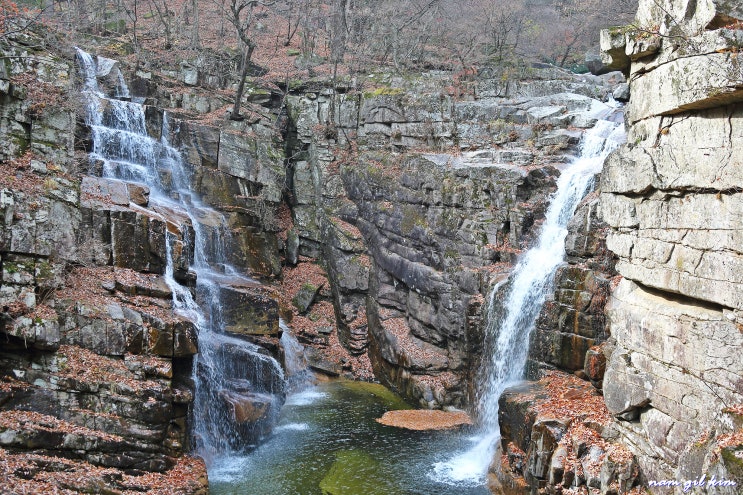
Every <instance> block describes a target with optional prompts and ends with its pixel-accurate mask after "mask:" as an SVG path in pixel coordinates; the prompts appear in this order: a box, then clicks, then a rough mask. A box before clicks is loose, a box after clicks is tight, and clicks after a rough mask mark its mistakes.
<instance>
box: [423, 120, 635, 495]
mask: <svg viewBox="0 0 743 495" xmlns="http://www.w3.org/2000/svg"><path fill="white" fill-rule="evenodd" d="M623 141H624V131H623V128H622V126H621V124H618V123H616V122H610V121H607V120H599V121H598V123H597V124H596V126H595V127H593V128H592V129H590V130H588V131H586V132H585V133H584V135H583V141H582V143H581V153H580V156H579V157H577V158H576V159H574V160H573V161H572V163H571V164H570V165H569V166H568V167H567V168H566V169H565V170H564V171H563V172H562V174H561V175H560V178H559V179H558V181H557V191H556V192H555V193H554V195H553V197H552V201H551V202H550V206H549V208H548V210H547V214H546V216H545V221H544V223H543V224H542V228H541V231H540V234H539V239H538V240H537V243H536V245H535V246H534V247H533V248H531V249H529V250H528V251H527V252H526V253H525V254H524V255H523V256H522V257H521V258H520V259H519V262H518V263H517V264H516V266H515V267H514V269H513V272H512V273H511V277H510V279H509V282H510V283H508V284H499V285H497V286H496V287H494V288H493V290H492V291H491V293H490V297H489V304H488V315H487V324H486V329H485V346H484V349H485V351H484V353H485V355H484V357H483V362H482V365H481V370H480V373H479V377H478V387H479V405H478V407H479V410H478V412H479V416H480V420H481V430H480V434H479V435H478V436H477V437H476V438H473V442H474V443H475V445H474V446H473V447H472V448H471V449H469V450H468V451H466V452H464V453H461V454H459V455H456V456H455V457H454V458H452V459H450V460H448V461H445V462H439V463H436V464H435V465H434V468H433V472H432V473H431V476H432V477H433V478H434V479H436V480H438V481H441V482H443V483H448V484H452V485H460V486H471V485H479V484H482V483H484V482H485V477H486V474H487V471H488V467H489V466H490V464H491V462H492V461H493V456H494V455H495V452H496V446H497V442H498V441H499V440H500V427H499V424H498V399H499V398H500V396H501V394H502V393H503V391H504V390H505V389H506V388H507V387H508V386H509V385H511V384H513V383H515V382H518V381H520V380H521V379H522V378H523V373H524V368H525V366H526V360H527V354H528V351H529V336H530V334H531V331H532V329H533V328H534V324H535V322H536V319H537V317H538V316H539V312H540V311H541V309H542V305H543V304H544V301H545V299H546V297H547V295H548V294H549V293H550V292H552V282H553V278H554V273H555V270H557V267H558V266H559V265H560V264H561V263H562V261H563V258H564V256H565V237H566V236H567V224H568V221H569V220H570V218H571V217H572V216H573V213H574V212H575V209H576V207H577V206H578V203H580V201H581V199H582V198H583V196H585V194H586V193H587V192H588V190H589V189H590V188H591V186H592V185H593V178H594V176H595V174H597V173H598V172H600V171H601V167H602V166H603V163H604V159H605V158H606V156H607V155H608V154H609V153H610V152H611V151H612V150H613V149H615V148H616V147H617V146H618V145H619V144H621V143H622V142H623ZM505 287H507V289H504V288H505Z"/></svg>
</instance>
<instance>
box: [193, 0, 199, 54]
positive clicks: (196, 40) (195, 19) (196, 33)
mask: <svg viewBox="0 0 743 495" xmlns="http://www.w3.org/2000/svg"><path fill="white" fill-rule="evenodd" d="M191 5H192V6H193V27H192V28H191V48H192V49H193V50H196V49H197V48H199V45H200V44H201V42H200V40H199V2H198V0H193V1H192V2H191Z"/></svg>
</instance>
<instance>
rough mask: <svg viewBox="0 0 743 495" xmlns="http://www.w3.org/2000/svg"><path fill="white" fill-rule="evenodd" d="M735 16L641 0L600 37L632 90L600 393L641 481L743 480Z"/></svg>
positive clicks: (733, 10) (729, 6)
mask: <svg viewBox="0 0 743 495" xmlns="http://www.w3.org/2000/svg"><path fill="white" fill-rule="evenodd" d="M742 21H743V11H742V10H741V8H740V6H739V5H738V3H737V2H725V1H718V0H709V1H705V2H686V1H682V2H670V1H649V0H642V1H641V2H640V6H639V11H638V14H637V17H636V23H635V25H633V26H630V27H628V28H626V29H617V30H613V31H612V32H607V33H604V36H603V40H604V48H605V50H606V52H607V54H608V55H609V56H611V57H612V58H614V59H615V60H616V61H617V63H619V64H620V65H621V61H622V60H623V61H624V62H623V63H624V64H625V66H624V67H623V69H624V70H626V71H627V72H628V73H629V75H630V81H631V87H632V99H631V101H630V104H629V109H628V124H629V135H628V144H627V145H626V146H625V147H623V148H622V149H621V150H620V151H619V152H617V153H615V154H614V155H612V156H611V157H610V158H609V160H607V163H606V167H605V173H604V176H603V179H602V196H601V203H602V206H601V208H602V214H603V217H604V219H605V220H606V222H607V223H608V224H609V226H610V227H611V231H610V233H609V235H608V237H607V245H608V247H609V249H611V250H612V251H613V252H615V253H616V254H617V255H618V257H619V260H618V263H617V270H618V272H619V273H620V274H621V275H622V277H623V279H622V281H621V282H620V283H619V286H618V287H617V288H616V290H614V292H613V294H612V297H611V302H610V311H609V318H610V331H611V335H612V339H611V341H610V347H609V348H607V355H608V356H609V360H608V364H607V369H606V375H605V377H604V395H605V398H606V405H607V407H608V409H609V411H610V412H611V413H612V414H613V415H614V416H615V418H616V419H617V422H616V426H617V428H618V430H619V432H620V433H621V435H622V438H623V441H625V442H626V444H627V445H629V446H630V448H631V449H632V450H633V451H634V452H635V453H636V454H637V456H638V461H639V465H640V468H641V470H642V473H643V476H644V477H645V479H646V482H647V483H648V484H649V485H650V486H653V484H654V483H658V482H661V481H664V480H665V481H672V482H679V481H681V482H683V481H684V480H699V479H700V478H703V479H704V480H705V482H706V484H705V485H704V487H703V489H702V492H704V493H730V494H732V493H739V491H740V486H743V470H742V469H741V466H742V463H741V458H743V443H742V442H741V438H742V437H743V430H741V415H740V412H741V411H740V404H741V403H743V368H742V367H741V362H740V359H739V356H740V352H741V349H743V332H741V328H743V316H742V314H743V313H741V311H742V310H743V299H742V298H741V294H743V291H742V290H741V287H742V286H741V282H743V280H742V279H741V277H740V274H741V266H742V264H743V252H742V251H741V249H740V246H741V242H740V241H741V231H742V230H741V224H740V203H741V198H742V196H741V192H740V186H741V176H740V164H741V161H742V160H743V156H741V148H740V143H741V142H743V128H742V127H741V125H740V121H741V119H740V117H741V116H742V115H743V106H742V103H743V73H741V71H740V67H741V60H740V54H739V52H740V50H739V47H740V46H741V44H740V41H741V39H742V38H741V33H743V31H742V30H741V22H742ZM620 55H623V57H622V56H620ZM712 477H715V479H716V480H718V481H719V480H721V479H724V480H728V481H729V482H733V483H737V486H730V485H728V486H725V485H714V484H709V480H710V478H712ZM655 486H658V485H657V484H656V485H655ZM672 489H674V490H675V491H676V492H678V493H681V491H682V490H683V486H682V485H676V486H675V488H673V487H672Z"/></svg>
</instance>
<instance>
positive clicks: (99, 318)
mask: <svg viewBox="0 0 743 495" xmlns="http://www.w3.org/2000/svg"><path fill="white" fill-rule="evenodd" d="M43 45H44V41H43V40H41V39H37V38H35V37H34V35H33V33H32V32H28V33H23V34H21V35H14V36H10V37H4V38H3V41H2V43H1V44H0V48H1V49H2V55H3V57H2V59H3V63H2V65H1V66H0V98H1V101H0V135H1V136H2V139H3V142H7V143H10V145H9V146H7V147H4V148H3V151H2V155H1V156H0V160H2V162H3V163H2V166H3V170H4V171H6V172H7V173H3V174H2V177H0V268H1V270H0V308H1V309H2V311H1V312H0V335H2V339H3V345H2V350H1V351H0V458H2V459H3V461H2V469H0V471H1V472H2V477H3V479H5V480H6V482H7V483H9V484H13V485H14V486H16V485H17V486H22V487H24V488H23V490H25V491H29V492H33V493H37V492H49V493H51V492H56V491H59V490H63V491H65V490H72V491H81V492H104V491H105V492H106V493H108V492H111V493H118V492H119V491H122V492H123V491H126V492H128V491H131V490H136V491H153V492H157V491H158V490H162V489H163V487H164V486H166V485H167V489H168V490H171V491H174V492H178V493H204V492H205V491H206V486H207V482H206V470H205V466H204V463H203V461H200V460H195V459H191V458H189V457H187V456H186V455H185V454H187V453H188V452H190V450H191V448H192V445H191V438H190V432H191V431H192V427H191V425H190V424H189V409H190V407H191V404H192V402H193V400H194V399H193V398H194V391H193V383H192V376H193V369H192V368H193V365H192V361H193V357H194V356H195V355H196V353H197V352H198V351H199V347H198V346H199V342H198V336H197V330H196V325H195V323H194V322H193V321H191V320H190V319H189V318H188V317H186V316H183V315H181V314H179V313H177V312H175V311H174V303H173V300H174V294H173V291H174V290H176V288H175V284H173V282H172V280H171V279H169V278H168V277H169V274H168V273H166V265H167V263H168V260H171V261H172V262H173V272H172V275H173V277H174V278H175V279H176V280H177V281H178V282H180V283H181V284H183V285H184V286H185V288H178V289H177V290H188V289H187V288H188V287H190V288H191V289H193V288H194V286H195V280H196V276H195V273H194V272H193V271H192V270H191V269H190V267H191V266H192V265H193V263H194V256H195V255H194V251H195V249H196V247H195V243H194V239H195V231H197V230H198V231H199V232H201V233H202V234H203V233H205V236H206V237H208V238H215V237H219V236H222V235H223V233H222V232H219V231H218V226H217V224H218V223H221V222H223V221H224V218H227V222H228V223H229V227H230V229H229V231H230V232H231V233H232V238H231V239H228V245H229V247H228V249H227V251H228V252H229V255H230V259H229V261H230V262H232V263H234V265H235V266H237V267H238V269H242V270H243V271H247V270H250V271H252V273H255V274H257V275H262V276H267V277H270V276H274V275H277V274H278V273H279V261H278V243H279V239H278V235H277V234H278V231H279V229H278V228H277V227H276V222H275V216H276V212H277V209H278V205H279V203H280V201H281V200H282V196H281V195H282V188H283V182H284V167H283V152H282V151H281V150H280V148H279V151H277V150H276V148H275V147H274V146H276V145H277V143H278V139H279V138H278V137H277V135H276V134H275V133H274V131H273V127H272V126H271V124H270V123H267V122H268V121H269V119H266V118H263V119H260V118H259V119H258V120H257V121H251V122H243V123H235V124H234V125H233V126H232V127H230V126H229V125H225V127H224V128H221V129H216V130H215V128H214V127H212V126H209V125H205V124H201V123H193V122H191V121H190V120H188V117H191V115H188V114H186V113H185V112H182V113H178V114H175V113H172V114H171V113H168V112H163V111H162V110H160V109H158V108H157V107H156V106H154V105H150V106H147V107H146V108H145V117H146V122H145V125H146V130H147V132H149V133H150V134H151V136H153V137H154V138H156V139H160V138H162V139H163V140H168V139H170V140H172V141H174V143H175V144H177V145H179V146H183V147H184V149H187V150H188V157H189V164H190V165H191V167H190V170H187V171H186V174H187V175H188V176H189V179H190V181H191V183H192V185H193V187H194V189H195V190H196V191H197V193H198V194H201V195H202V196H203V198H204V199H205V201H207V202H208V203H210V204H211V205H213V206H215V207H217V208H219V210H220V211H214V213H213V214H212V213H208V210H206V209H205V210H203V212H204V213H203V214H201V215H198V216H195V217H193V219H192V218H189V217H188V215H186V214H185V213H183V212H180V213H179V212H178V211H175V210H174V209H171V208H170V207H169V206H168V205H167V204H163V203H162V202H160V203H158V204H155V202H150V190H149V188H148V187H147V186H145V185H143V184H138V183H135V182H127V181H121V180H113V179H106V178H101V177H100V176H99V175H101V173H102V170H103V166H104V163H103V162H102V161H101V160H91V161H88V160H87V158H86V157H85V156H84V152H85V151H89V148H90V143H91V133H90V131H91V129H89V128H87V126H86V125H85V124H82V123H81V122H78V119H77V116H76V110H77V109H78V107H80V105H77V104H74V103H65V102H78V99H77V95H76V92H72V90H73V89H74V88H73V81H74V79H75V78H74V73H75V64H74V63H72V62H71V60H72V56H71V54H69V53H65V54H63V55H58V54H55V53H53V52H52V51H50V50H47V49H44V48H43ZM96 76H97V78H98V79H99V81H100V84H101V87H105V88H109V89H111V91H112V92H118V93H116V94H119V95H120V96H121V97H122V98H129V97H130V95H128V94H124V92H123V89H122V88H124V86H123V85H122V81H123V78H122V72H121V70H120V68H119V65H118V63H117V62H116V61H113V60H110V59H104V58H99V59H98V73H97V75H96ZM134 97H137V96H136V95H135V96H134ZM148 103H155V100H154V99H150V100H148ZM114 111H115V109H114ZM102 113H103V115H104V117H103V118H104V119H105V118H109V117H110V114H111V113H112V109H111V108H104V109H103V111H102ZM76 123H77V125H76ZM164 124H166V125H164ZM143 142H144V141H143ZM73 143H74V144H77V145H78V146H80V147H82V148H84V149H78V150H77V152H78V153H80V154H81V155H82V156H83V158H82V159H80V157H77V158H78V160H80V161H77V160H73V156H74V155H75V153H74V152H75V148H74V146H73ZM149 143H150V142H147V143H145V144H149ZM153 143H156V144H155V145H153V146H159V144H158V143H157V142H154V141H153ZM170 158H171V157H165V160H167V159H170ZM164 163H165V161H164ZM165 165H167V163H165ZM114 166H120V165H117V164H114ZM169 169H170V168H169V167H167V166H162V167H160V169H159V170H158V171H157V173H158V176H159V180H160V181H161V182H162V184H163V187H164V188H165V189H169V188H170V187H171V186H170V184H171V183H172V181H171V179H172V177H171V176H170V175H169V173H171V171H170V170H169ZM85 173H87V174H91V175H83V174H85ZM174 194H175V193H174ZM180 194H184V193H183V192H181V193H180ZM190 199H191V200H193V198H190ZM166 279H167V280H166ZM246 280H247V279H245V278H239V277H234V279H233V278H231V277H229V276H227V275H222V278H221V279H219V280H216V281H215V282H217V283H219V284H222V285H223V288H222V293H223V295H225V298H226V299H229V302H230V306H229V310H225V311H224V314H223V315H222V316H223V318H224V320H225V323H226V325H227V326H228V328H227V329H228V330H229V331H230V332H231V333H232V334H233V335H236V336H238V337H239V338H244V339H253V338H255V339H265V340H266V341H267V342H270V341H271V339H274V342H273V348H272V349H273V350H274V351H276V350H277V349H276V347H277V346H276V342H275V338H276V337H277V336H278V334H279V326H278V324H279V307H278V302H277V300H278V297H277V295H276V294H275V292H273V291H271V290H268V289H266V288H263V287H260V286H259V284H258V283H257V282H247V281H246ZM181 296H182V295H181ZM233 347H234V348H233ZM254 347H255V349H256V351H254V354H256V355H259V358H260V359H262V361H261V363H263V362H264V361H265V365H255V366H252V365H251V364H250V363H251V359H253V358H254V357H255V356H254V355H253V354H251V355H250V356H248V355H246V354H245V353H243V354H241V352H240V348H239V346H234V345H233V346H232V347H230V346H229V345H226V346H225V348H224V349H221V352H223V353H224V354H225V355H228V354H229V355H230V356H233V357H234V361H235V362H236V363H238V364H239V366H235V367H234V368H235V369H236V370H237V371H235V373H236V375H237V376H235V377H228V378H229V379H233V381H234V382H235V383H237V384H238V385H239V386H235V387H233V388H230V389H229V390H227V389H225V390H224V391H223V392H224V393H222V394H221V395H219V398H220V400H222V401H223V402H224V403H225V404H227V405H228V406H229V407H228V408H229V409H230V411H231V414H232V416H233V417H234V420H235V422H236V423H239V424H240V425H241V427H242V430H241V431H242V432H244V433H245V434H246V435H248V434H250V435H256V436H257V435H260V434H261V433H265V431H266V428H265V425H268V424H269V423H270V422H266V421H263V420H264V419H265V417H266V416H267V415H268V410H269V409H274V408H275V407H276V406H277V404H276V403H274V402H275V401H274V402H272V399H271V398H270V397H269V396H268V395H265V396H263V395H261V394H259V393H254V391H253V390H252V389H248V388H246V385H245V383H247V382H246V380H250V381H251V383H260V382H265V383H266V384H267V385H266V389H270V392H272V393H273V392H275V393H276V394H280V393H281V392H282V391H283V385H284V384H283V382H281V383H276V380H277V378H278V380H279V381H280V380H281V378H282V373H281V370H280V369H279V368H278V367H277V366H276V364H275V361H273V360H272V359H271V358H270V357H269V356H268V354H269V352H268V351H266V350H259V348H258V347H257V346H254ZM251 349H252V348H251ZM251 352H253V351H251ZM260 359H259V360H260ZM248 368H250V369H248ZM258 423H260V424H261V426H260V428H261V431H260V432H257V431H255V430H257V428H253V425H255V424H258ZM81 480H85V481H81ZM9 486H10V485H9Z"/></svg>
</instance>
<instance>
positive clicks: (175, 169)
mask: <svg viewBox="0 0 743 495" xmlns="http://www.w3.org/2000/svg"><path fill="white" fill-rule="evenodd" d="M77 55H78V60H79V63H80V69H81V72H82V76H83V79H84V87H83V89H82V92H83V96H84V99H85V101H86V103H87V115H86V123H87V124H88V126H89V127H90V129H91V134H92V141H93V149H92V151H91V152H90V159H91V162H96V161H101V162H102V163H103V167H102V168H103V175H104V177H109V178H114V179H120V180H124V181H133V182H140V183H144V184H146V185H147V186H148V187H149V188H150V202H149V212H148V214H151V215H153V216H156V215H160V217H161V218H162V220H163V221H165V222H166V224H167V229H166V232H167V233H166V236H165V237H166V252H167V260H166V267H165V273H164V276H165V280H166V282H167V284H168V286H169V287H170V288H171V290H172V291H173V306H174V310H175V311H176V312H177V313H178V314H180V315H181V316H183V317H185V318H187V319H189V320H190V321H192V322H193V323H194V325H195V326H196V327H197V330H198V341H199V354H198V355H197V356H196V357H195V360H194V361H195V362H194V372H193V379H194V383H195V398H194V406H193V424H194V427H193V437H194V443H195V445H194V448H195V450H196V452H197V453H198V454H199V455H201V456H202V457H203V458H204V459H206V460H207V463H208V464H210V463H211V461H212V460H213V459H216V458H220V457H223V456H228V455H231V454H233V453H235V452H240V451H242V450H244V449H245V448H246V447H247V445H246V444H245V440H244V439H245V438H250V437H251V435H252V434H253V433H255V432H251V431H248V429H249V428H250V427H249V426H246V425H244V424H242V425H241V424H237V422H236V421H235V417H234V414H235V413H234V411H232V410H231V406H232V407H235V406H234V404H236V403H239V402H240V401H245V400H259V401H260V400H262V401H267V402H270V403H271V406H270V408H269V409H271V410H272V411H273V413H274V414H275V413H277V412H278V409H279V407H280V403H281V401H282V400H283V393H284V374H283V370H282V368H281V366H280V365H279V363H278V362H277V361H276V360H275V359H273V358H272V357H270V356H268V355H266V354H265V352H263V351H262V350H261V349H260V348H259V347H258V346H256V345H254V344H252V343H249V342H246V341H244V340H241V339H238V338H235V337H231V336H229V335H226V334H225V333H224V323H223V320H222V311H221V309H222V305H221V301H220V291H221V289H220V287H221V286H224V285H230V286H236V287H240V286H246V285H255V284H256V282H255V281H254V280H252V279H250V278H248V277H245V276H241V275H240V274H238V273H237V271H236V270H235V269H234V268H233V267H232V266H231V265H230V263H229V260H228V259H227V253H228V243H229V240H230V239H229V228H228V227H227V222H226V219H225V218H224V216H223V215H222V214H221V213H219V212H218V211H216V210H213V209H211V208H209V207H208V206H206V205H204V204H203V203H201V201H200V200H199V198H198V197H197V196H196V195H195V194H194V193H193V192H192V191H191V187H190V185H191V175H192V172H191V171H190V170H189V169H188V168H187V167H186V164H185V163H184V161H183V159H182V158H181V156H180V153H179V152H178V150H176V149H175V148H173V147H172V146H171V143H170V139H171V123H170V122H169V118H168V114H167V113H163V116H162V121H163V122H162V128H161V129H160V134H161V137H160V139H159V140H157V139H153V138H152V137H150V135H149V134H148V131H147V121H146V120H145V108H144V107H143V106H142V105H141V104H139V103H134V102H131V101H125V100H127V99H129V94H130V93H129V89H128V88H127V87H126V83H125V82H124V79H123V77H122V76H121V73H120V72H119V73H118V78H117V81H118V84H117V85H116V87H115V88H114V89H113V90H112V93H113V96H112V97H109V96H107V95H105V94H104V92H103V91H102V90H101V88H100V87H99V85H98V79H97V73H98V72H101V71H102V72H104V73H108V72H109V71H110V70H111V69H112V67H113V62H112V61H110V60H108V59H98V60H100V61H101V66H99V65H98V62H97V61H96V60H95V59H94V58H93V57H92V56H91V55H90V54H88V53H86V52H84V51H82V50H78V52H77ZM119 98H123V99H119ZM175 232H177V235H175ZM174 242H184V244H187V246H184V251H187V248H188V247H189V246H188V245H189V244H190V247H192V248H193V253H194V254H193V260H191V263H190V267H182V266H181V267H179V269H180V270H181V274H180V279H181V281H183V279H184V277H185V276H187V272H188V271H191V272H192V273H195V274H196V280H197V282H196V290H195V294H194V293H192V291H191V290H190V289H189V288H188V287H186V286H184V285H182V284H181V283H179V281H178V280H177V279H178V278H179V277H178V276H177V273H176V271H177V270H176V267H175V260H173V249H172V247H173V243H174Z"/></svg>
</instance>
